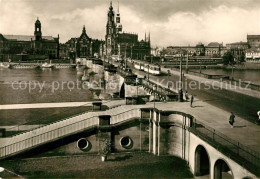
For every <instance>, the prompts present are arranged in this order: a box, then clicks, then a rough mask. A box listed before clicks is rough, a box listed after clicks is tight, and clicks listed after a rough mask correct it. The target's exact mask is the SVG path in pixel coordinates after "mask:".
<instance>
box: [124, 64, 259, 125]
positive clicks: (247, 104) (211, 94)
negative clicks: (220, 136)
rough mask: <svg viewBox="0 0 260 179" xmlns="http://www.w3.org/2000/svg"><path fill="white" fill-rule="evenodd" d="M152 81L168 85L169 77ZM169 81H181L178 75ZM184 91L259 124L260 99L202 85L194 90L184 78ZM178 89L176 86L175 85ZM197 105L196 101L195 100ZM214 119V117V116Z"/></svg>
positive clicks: (159, 77) (143, 73)
mask: <svg viewBox="0 0 260 179" xmlns="http://www.w3.org/2000/svg"><path fill="white" fill-rule="evenodd" d="M128 65H129V66H130V67H131V68H132V69H133V66H132V65H131V64H130V63H129V64H128ZM133 71H134V72H135V73H137V74H138V75H141V76H144V75H146V76H148V75H147V74H146V72H143V71H138V70H135V69H133ZM149 78H150V79H153V80H156V81H157V80H158V82H161V81H162V80H163V79H164V81H163V82H162V84H164V85H167V82H168V76H153V75H149ZM169 81H172V82H174V84H175V83H176V82H177V81H179V76H177V75H171V76H170V77H169ZM183 81H184V88H185V89H184V91H186V90H187V91H188V93H189V94H193V95H194V96H195V98H197V100H201V101H205V102H207V103H209V104H211V105H214V106H216V107H219V108H221V109H223V110H225V111H230V112H231V111H232V112H234V114H235V115H237V116H240V117H241V118H244V119H246V120H248V121H251V122H253V123H257V122H256V121H257V114H256V113H257V111H259V110H260V99H259V98H254V97H251V96H247V95H244V94H241V93H236V92H232V91H229V90H225V89H218V90H216V89H212V88H211V89H207V88H205V87H206V86H205V84H202V83H200V88H199V89H198V88H196V89H193V88H192V87H191V88H190V86H189V85H186V86H185V84H186V83H187V84H190V82H191V81H192V80H191V79H186V78H185V77H184V79H183ZM193 83H196V85H197V86H199V84H198V83H199V82H193ZM175 87H176V85H175ZM195 103H196V100H195ZM212 118H214V116H212ZM227 118H228V116H227Z"/></svg>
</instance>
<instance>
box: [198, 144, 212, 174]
mask: <svg viewBox="0 0 260 179" xmlns="http://www.w3.org/2000/svg"><path fill="white" fill-rule="evenodd" d="M209 171H210V165H209V156H208V153H207V151H206V149H205V148H204V147H203V146H201V145H199V146H198V147H197V148H196V151H195V175H196V176H204V175H209Z"/></svg>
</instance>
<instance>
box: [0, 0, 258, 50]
mask: <svg viewBox="0 0 260 179" xmlns="http://www.w3.org/2000/svg"><path fill="white" fill-rule="evenodd" d="M117 2H118V1H113V7H114V10H116V11H117V4H118V3H117ZM109 3H110V1H109V0H0V33H2V34H15V35H19V34H21V35H33V32H34V22H35V20H36V19H37V17H39V20H40V21H41V23H42V33H43V35H51V36H54V37H56V36H57V34H60V41H61V42H66V41H67V40H68V39H70V38H71V37H78V36H79V35H80V34H81V31H82V27H83V25H85V26H86V31H87V34H88V35H89V37H91V38H98V39H104V37H105V26H106V21H107V11H108V7H109ZM119 4H120V14H121V22H122V25H123V31H127V32H136V33H138V34H139V39H143V38H144V34H145V32H147V33H148V32H149V31H150V33H151V42H152V45H153V46H160V47H166V46H170V45H189V44H190V45H195V44H197V43H198V42H202V43H205V44H208V43H209V42H212V41H215V42H224V44H226V43H230V42H238V41H246V35H247V34H260V0H119Z"/></svg>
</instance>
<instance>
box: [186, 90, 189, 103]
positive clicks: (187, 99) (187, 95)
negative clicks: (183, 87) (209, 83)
mask: <svg viewBox="0 0 260 179" xmlns="http://www.w3.org/2000/svg"><path fill="white" fill-rule="evenodd" d="M185 99H186V101H189V94H188V91H186V92H185Z"/></svg>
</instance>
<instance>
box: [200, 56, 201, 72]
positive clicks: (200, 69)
mask: <svg viewBox="0 0 260 179" xmlns="http://www.w3.org/2000/svg"><path fill="white" fill-rule="evenodd" d="M200 73H201V59H200Z"/></svg>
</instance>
